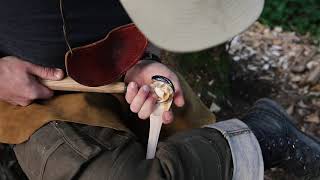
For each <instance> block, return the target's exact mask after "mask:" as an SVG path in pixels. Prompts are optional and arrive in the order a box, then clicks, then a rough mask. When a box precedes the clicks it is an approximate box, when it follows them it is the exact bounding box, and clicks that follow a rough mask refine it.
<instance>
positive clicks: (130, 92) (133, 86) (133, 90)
mask: <svg viewBox="0 0 320 180" xmlns="http://www.w3.org/2000/svg"><path fill="white" fill-rule="evenodd" d="M137 93H138V85H137V83H135V82H130V83H129V84H128V87H127V92H126V96H125V98H126V101H127V103H129V104H131V103H132V101H133V99H134V97H135V96H136V95H137Z"/></svg>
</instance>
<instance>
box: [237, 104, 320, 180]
mask: <svg viewBox="0 0 320 180" xmlns="http://www.w3.org/2000/svg"><path fill="white" fill-rule="evenodd" d="M241 119H242V121H243V122H244V123H246V124H247V125H248V126H249V128H250V129H251V130H252V131H253V133H254V135H255V136H256V137H257V139H258V141H259V144H260V147H261V150H262V154H263V159H264V163H265V168H266V169H268V168H271V167H276V166H278V167H281V168H284V169H286V170H287V171H289V172H291V173H294V174H295V175H296V176H298V177H304V179H313V178H317V177H318V178H320V143H319V140H317V139H315V138H312V137H310V136H308V135H306V134H305V133H303V132H302V131H300V130H299V129H297V128H296V127H295V125H293V123H292V122H291V118H290V117H289V115H288V114H287V113H286V111H285V110H284V109H283V108H282V107H281V106H279V105H278V104H277V103H275V102H274V101H272V100H269V99H261V100H259V101H257V102H256V104H255V105H254V106H253V107H252V108H251V110H249V112H248V113H247V114H246V115H245V116H244V117H243V118H241Z"/></svg>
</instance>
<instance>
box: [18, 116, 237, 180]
mask: <svg viewBox="0 0 320 180" xmlns="http://www.w3.org/2000/svg"><path fill="white" fill-rule="evenodd" d="M209 134H210V135H209ZM209 136H210V137H209ZM207 138H210V139H212V140H210V141H208V140H207ZM214 139H215V140H214ZM210 142H215V143H213V144H211V143H210ZM217 144H219V145H217ZM195 147H196V148H195ZM227 147H228V145H227V143H226V141H225V140H224V138H223V137H222V136H221V134H220V133H217V132H204V133H203V132H202V131H199V130H193V131H191V132H189V133H188V134H185V133H182V134H180V135H176V136H173V137H172V138H169V139H168V140H166V142H164V143H160V145H159V149H158V152H157V155H156V158H155V159H154V160H145V147H144V146H143V145H142V144H141V143H139V142H138V140H137V138H136V137H135V136H134V135H132V134H130V133H127V132H122V131H116V130H113V129H110V128H99V127H93V126H86V125H78V124H72V123H65V122H50V123H49V124H47V125H45V126H44V127H42V128H40V129H39V130H38V131H36V133H34V134H33V135H32V136H31V138H30V140H29V141H27V142H25V143H23V144H20V145H16V146H15V148H14V150H15V153H16V156H17V158H18V161H19V163H20V165H21V166H22V169H23V170H24V171H25V173H26V174H27V175H28V177H29V178H30V179H45V180H54V179H64V180H68V179H72V178H73V177H76V179H80V180H87V179H136V178H140V179H169V178H170V179H171V178H173V179H188V177H189V176H190V177H189V178H191V177H192V176H196V177H202V178H205V177H208V176H211V177H215V178H218V179H221V178H223V176H225V174H230V172H229V171H230V170H229V169H223V167H229V166H230V161H231V154H230V151H229V150H228V148H227ZM221 148H222V149H221ZM222 152H223V153H222ZM228 158H229V160H228ZM231 164H232V163H231ZM221 167H222V169H221ZM208 172H209V173H208ZM225 172H229V173H225ZM223 174H224V175H223ZM185 175H189V176H188V177H184V176H185Z"/></svg>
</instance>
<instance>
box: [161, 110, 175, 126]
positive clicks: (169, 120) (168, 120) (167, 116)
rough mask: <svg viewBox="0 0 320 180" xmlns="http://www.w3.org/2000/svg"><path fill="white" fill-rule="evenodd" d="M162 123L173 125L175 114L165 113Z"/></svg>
mask: <svg viewBox="0 0 320 180" xmlns="http://www.w3.org/2000/svg"><path fill="white" fill-rule="evenodd" d="M162 121H163V124H170V123H172V121H173V113H172V111H171V110H170V111H165V112H163V114H162Z"/></svg>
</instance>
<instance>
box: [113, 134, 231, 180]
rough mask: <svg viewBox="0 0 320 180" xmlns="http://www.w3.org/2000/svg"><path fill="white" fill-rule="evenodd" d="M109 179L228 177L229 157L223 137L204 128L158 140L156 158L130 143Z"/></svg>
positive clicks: (229, 170) (184, 179) (204, 179)
mask: <svg viewBox="0 0 320 180" xmlns="http://www.w3.org/2000/svg"><path fill="white" fill-rule="evenodd" d="M118 162H119V164H117V165H116V166H114V167H115V171H113V173H114V176H113V177H114V178H112V179H119V180H120V179H122V180H128V179H177V180H180V179H181V180H188V179H199V180H202V179H203V180H206V179H216V180H220V179H221V180H222V179H231V177H232V172H233V169H232V157H231V152H230V149H229V145H228V143H227V141H226V140H225V138H224V137H223V136H222V135H221V134H220V133H219V132H218V131H215V130H213V129H208V128H203V129H195V130H192V131H188V132H184V133H179V134H176V135H174V136H172V137H170V138H169V139H167V140H165V141H163V142H161V143H160V144H159V146H158V150H157V152H156V157H155V159H152V160H145V152H143V150H141V148H140V147H139V145H135V144H134V143H131V144H130V146H127V147H126V148H125V149H124V150H123V152H122V153H121V154H120V155H119V157H118Z"/></svg>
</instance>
